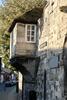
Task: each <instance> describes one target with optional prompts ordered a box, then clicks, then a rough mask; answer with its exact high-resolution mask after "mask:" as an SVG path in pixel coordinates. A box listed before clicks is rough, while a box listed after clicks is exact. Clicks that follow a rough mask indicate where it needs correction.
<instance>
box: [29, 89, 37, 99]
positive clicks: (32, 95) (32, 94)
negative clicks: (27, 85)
mask: <svg viewBox="0 0 67 100" xmlns="http://www.w3.org/2000/svg"><path fill="white" fill-rule="evenodd" d="M29 100H36V92H35V91H34V90H32V91H30V92H29Z"/></svg>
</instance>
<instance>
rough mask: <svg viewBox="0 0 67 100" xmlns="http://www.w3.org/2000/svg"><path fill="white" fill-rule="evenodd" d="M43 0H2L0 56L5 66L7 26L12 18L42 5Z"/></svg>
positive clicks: (7, 46) (7, 61)
mask: <svg viewBox="0 0 67 100" xmlns="http://www.w3.org/2000/svg"><path fill="white" fill-rule="evenodd" d="M44 3H45V0H3V4H2V5H1V6H0V56H1V55H2V57H3V60H4V62H5V64H6V66H8V65H9V33H8V28H9V26H10V25H11V23H12V21H13V19H14V18H16V17H18V16H21V15H23V14H24V13H25V12H27V11H29V10H31V9H32V8H35V7H42V6H44Z"/></svg>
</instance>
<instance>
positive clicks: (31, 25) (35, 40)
mask: <svg viewBox="0 0 67 100" xmlns="http://www.w3.org/2000/svg"><path fill="white" fill-rule="evenodd" d="M28 26H30V30H29V31H30V41H28V40H27V32H28V30H27V27H28ZM32 26H34V28H35V29H34V30H32ZM32 31H34V35H33V36H34V41H32V40H31V38H32V35H31V32H32ZM25 42H27V43H36V24H26V25H25Z"/></svg>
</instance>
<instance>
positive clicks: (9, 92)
mask: <svg viewBox="0 0 67 100" xmlns="http://www.w3.org/2000/svg"><path fill="white" fill-rule="evenodd" d="M0 100H20V98H19V94H18V93H16V86H12V87H4V85H3V84H2V87H1V85H0Z"/></svg>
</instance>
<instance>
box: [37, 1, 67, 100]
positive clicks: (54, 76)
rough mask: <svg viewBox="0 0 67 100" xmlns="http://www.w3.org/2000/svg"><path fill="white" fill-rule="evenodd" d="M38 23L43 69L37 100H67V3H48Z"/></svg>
mask: <svg viewBox="0 0 67 100" xmlns="http://www.w3.org/2000/svg"><path fill="white" fill-rule="evenodd" d="M38 21H39V24H40V29H39V30H40V33H39V46H38V55H39V56H40V65H39V67H38V72H37V100H67V90H66V88H67V83H66V69H65V68H66V67H65V65H66V66H67V63H66V60H67V59H66V50H67V49H66V39H65V38H66V34H67V24H66V23H67V1H66V0H48V1H47V4H46V6H45V7H44V9H43V15H42V17H41V18H40V19H39V20H38ZM64 43H65V45H64ZM64 48H65V49H64ZM64 53H65V54H64ZM45 74H46V75H45Z"/></svg>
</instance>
